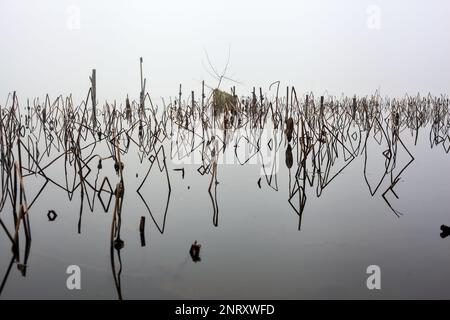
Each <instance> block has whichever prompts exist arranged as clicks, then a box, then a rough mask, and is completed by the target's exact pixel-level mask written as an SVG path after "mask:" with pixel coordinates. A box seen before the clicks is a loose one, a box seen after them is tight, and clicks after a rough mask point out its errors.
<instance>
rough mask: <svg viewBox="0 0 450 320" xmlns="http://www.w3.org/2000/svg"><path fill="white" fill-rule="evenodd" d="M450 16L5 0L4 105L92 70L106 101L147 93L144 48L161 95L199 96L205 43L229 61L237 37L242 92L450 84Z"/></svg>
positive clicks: (235, 59) (76, 81)
mask: <svg viewBox="0 0 450 320" xmlns="http://www.w3.org/2000/svg"><path fill="white" fill-rule="evenodd" d="M78 13H79V14H78ZM449 15H450V2H449V1H446V0H430V1H424V0H423V1H418V0H409V1H407V0H395V1H392V0H390V1H389V0H379V1H376V0H373V1H366V0H341V1H336V0H321V1H318V0H314V1H312V0H310V1H288V0H278V1H274V0H271V1H265V0H264V1H244V0H240V1H237V0H228V1H212V0H194V1H183V0H178V1H175V0H166V1H148V0H147V1H137V0H135V1H112V0H105V1H89V0H86V1H77V0H72V1H61V0H53V1H50V0H47V1H32V0H28V1H25V0H23V1H17V0H1V1H0V41H1V44H2V45H1V50H0V99H1V100H0V101H2V102H1V103H0V104H4V101H5V99H6V96H7V94H8V92H12V91H13V90H17V92H18V94H19V97H20V98H21V100H22V101H25V100H24V99H25V98H27V97H35V96H41V97H42V96H43V95H44V94H45V93H50V94H51V95H52V96H53V97H54V96H56V95H57V94H63V95H67V94H69V93H70V92H72V93H73V94H74V96H75V97H76V98H77V99H80V98H82V97H84V96H85V94H86V93H87V90H88V88H89V79H88V77H89V75H90V72H91V69H92V68H96V69H97V82H98V89H97V90H98V98H99V100H100V102H102V101H104V100H105V99H108V100H109V101H110V100H112V99H115V98H116V99H122V100H123V99H124V97H125V96H126V94H127V93H129V94H130V95H131V96H132V97H134V98H136V97H137V96H138V92H139V57H140V56H142V57H143V58H144V72H145V76H146V77H147V78H148V80H147V81H148V84H147V89H148V91H149V92H150V94H151V95H152V96H153V98H154V100H156V101H158V100H159V97H160V96H164V97H168V96H169V95H171V96H175V95H176V94H177V92H178V85H179V84H180V83H182V84H183V87H184V89H185V91H184V93H185V94H186V95H188V93H189V92H190V91H191V90H195V91H197V92H199V90H200V87H201V80H203V79H205V80H206V82H207V83H208V84H210V85H211V86H214V85H216V80H214V79H213V78H212V77H211V76H210V75H209V74H208V72H207V71H206V68H207V62H206V55H205V50H206V51H207V52H208V53H209V56H210V58H211V60H212V62H213V64H214V65H215V66H216V67H217V68H218V69H220V68H223V66H224V64H225V61H226V58H227V54H228V48H229V46H231V61H230V67H229V70H228V76H230V77H232V78H234V79H236V80H238V81H240V82H241V83H242V84H241V85H238V86H237V88H238V93H240V94H247V93H248V92H249V90H251V87H252V86H262V87H263V88H264V89H265V90H268V86H269V84H270V83H271V82H273V81H276V80H280V81H281V84H282V86H283V87H285V86H286V85H294V86H295V87H296V88H297V92H299V93H304V92H306V91H310V90H314V91H315V92H316V93H317V94H322V93H324V91H325V90H328V92H329V93H331V94H335V95H339V94H341V93H342V92H344V93H345V94H349V95H352V94H354V93H357V94H369V93H372V92H374V91H375V90H376V89H377V88H378V87H380V88H381V91H382V93H384V94H389V95H396V96H399V95H403V93H404V92H406V91H408V92H409V93H412V94H415V93H417V92H418V91H420V92H422V93H427V92H429V91H431V92H432V93H434V94H439V93H449V87H450V62H449V58H448V57H449V56H450V41H449V40H450V39H449V35H448V33H449V30H450V19H449V18H450V17H449ZM78 17H79V19H78ZM378 27H379V28H378ZM231 85H233V84H232V83H229V82H228V83H227V82H225V83H224V84H223V88H229V87H230V86H231Z"/></svg>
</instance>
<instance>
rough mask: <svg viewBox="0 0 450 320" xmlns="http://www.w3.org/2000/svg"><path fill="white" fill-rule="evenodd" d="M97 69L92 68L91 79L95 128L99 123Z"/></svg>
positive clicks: (93, 123)
mask: <svg viewBox="0 0 450 320" xmlns="http://www.w3.org/2000/svg"><path fill="white" fill-rule="evenodd" d="M96 78H97V77H96V70H95V69H92V76H91V77H90V79H91V100H92V125H93V127H94V128H95V127H96V125H97V110H96V109H97V108H96V107H97V103H96V100H97V79H96Z"/></svg>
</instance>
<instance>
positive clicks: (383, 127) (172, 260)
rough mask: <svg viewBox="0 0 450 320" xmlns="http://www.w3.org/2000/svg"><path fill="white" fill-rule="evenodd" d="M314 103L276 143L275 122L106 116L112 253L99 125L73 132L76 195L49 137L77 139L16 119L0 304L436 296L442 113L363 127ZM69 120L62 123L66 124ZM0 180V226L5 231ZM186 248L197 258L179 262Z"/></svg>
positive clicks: (448, 215) (444, 150)
mask: <svg viewBox="0 0 450 320" xmlns="http://www.w3.org/2000/svg"><path fill="white" fill-rule="evenodd" d="M326 102H327V104H326V106H325V111H324V112H325V116H324V117H322V118H321V117H320V116H319V110H315V112H313V111H312V110H309V111H304V110H305V108H304V106H303V107H302V109H301V110H303V111H304V113H296V112H291V113H290V114H289V115H288V117H292V118H293V138H292V140H291V142H290V143H289V142H288V140H287V134H286V131H285V129H288V130H287V131H289V123H288V122H289V121H288V122H285V120H286V119H285V115H284V111H282V112H281V111H280V112H279V115H280V116H279V117H278V118H280V119H282V120H281V121H279V122H278V128H274V127H275V125H274V123H273V121H272V119H271V116H270V113H269V111H267V110H266V111H267V112H268V113H267V114H269V116H268V117H266V118H264V117H262V118H260V119H259V120H255V119H256V118H255V117H253V118H252V117H250V116H248V112H247V113H245V111H242V112H243V113H242V115H241V116H237V115H234V117H233V118H232V119H227V121H228V122H229V123H231V124H229V125H228V126H227V125H226V124H224V123H223V122H225V120H224V121H223V122H222V120H223V119H222V118H220V117H222V116H221V115H219V118H220V119H221V120H220V123H221V125H219V126H218V128H216V129H211V128H208V129H207V130H203V129H202V126H201V125H196V124H195V123H197V124H199V123H200V122H199V120H198V119H199V116H197V118H196V119H197V120H196V121H197V122H195V121H194V120H192V121H191V120H186V119H189V118H188V112H189V111H188V109H186V110H184V109H183V110H184V111H182V112H181V111H180V112H179V114H177V115H173V114H172V121H170V120H168V119H169V118H170V117H167V118H165V119H166V120H161V119H164V116H163V117H162V118H161V117H158V116H156V117H155V119H152V116H151V115H150V114H149V113H147V115H146V117H147V120H146V121H145V124H144V125H143V124H142V122H139V120H137V119H138V117H137V116H136V115H133V117H135V118H133V119H135V121H131V122H130V123H128V122H127V120H126V119H125V118H126V116H125V113H123V114H122V115H121V116H117V118H116V121H117V122H116V129H117V132H119V133H120V137H119V139H118V145H117V146H118V148H120V150H121V151H123V152H121V154H120V160H121V161H122V162H123V164H124V166H123V187H124V191H123V197H122V198H121V199H122V203H121V214H120V218H121V220H120V225H119V227H118V228H116V229H115V231H116V232H117V233H115V235H114V236H113V238H114V239H113V240H112V238H111V225H112V221H113V217H114V215H115V214H117V213H114V211H115V207H116V196H115V195H114V191H113V190H114V189H115V188H116V185H117V184H118V183H119V181H120V170H119V172H118V173H116V171H115V168H114V165H115V163H116V161H115V160H114V157H113V156H112V155H114V154H115V151H114V143H113V142H112V141H113V140H114V132H112V131H111V130H110V131H108V127H107V123H106V122H105V121H103V120H104V119H109V118H108V117H109V115H108V114H107V113H105V115H104V117H101V116H99V119H98V120H99V123H100V124H99V127H98V128H96V129H93V130H92V132H90V131H89V130H85V129H84V128H83V130H82V131H81V136H82V138H81V143H80V145H81V148H82V149H81V153H80V154H81V159H83V161H82V162H81V166H82V170H81V175H82V176H83V184H82V187H81V185H80V179H79V165H78V164H76V163H77V157H75V156H74V154H78V153H77V152H78V151H76V150H75V149H70V146H69V147H65V146H64V141H65V140H64V139H65V136H64V132H68V131H70V132H73V133H74V139H75V140H76V137H77V135H78V131H77V130H78V128H79V126H76V127H74V128H75V129H76V130H75V129H74V130H63V129H62V128H64V125H63V122H62V120H61V119H63V116H62V114H58V113H57V112H56V110H57V109H56V108H53V109H52V108H50V107H49V111H47V116H48V117H49V119H60V121H59V122H58V123H56V122H55V123H51V120H49V119H47V120H46V121H47V122H46V124H44V123H43V122H42V118H41V120H38V119H39V117H38V115H42V113H41V112H42V110H40V109H39V110H37V111H36V110H35V111H31V113H32V115H31V118H30V119H32V120H33V121H34V123H32V124H30V126H29V128H28V129H25V128H24V129H23V130H24V132H25V133H24V134H23V137H22V138H21V141H22V143H23V146H22V151H21V152H22V168H23V173H22V174H23V176H24V179H23V183H24V190H25V193H26V198H27V202H28V206H29V207H30V208H29V212H28V217H29V226H30V232H31V237H32V240H31V246H30V250H29V257H28V260H27V261H26V272H25V276H24V275H23V273H22V272H21V270H20V269H22V270H23V269H24V268H23V267H21V266H22V264H23V263H24V262H23V259H24V255H25V251H26V250H25V243H26V241H25V236H24V234H25V233H24V232H23V228H22V227H21V229H20V233H19V234H20V237H19V239H20V242H19V243H20V263H18V262H16V261H14V259H13V257H14V255H13V251H12V250H11V247H12V243H11V241H10V239H9V238H8V235H7V233H6V232H4V231H5V230H4V229H0V277H1V278H0V280H2V281H3V289H2V291H1V295H0V298H1V299H24V298H32V299H35V298H36V299H78V298H82V299H117V298H119V297H122V298H124V299H302V298H312V299H323V298H325V299H328V298H337V299H342V298H356V299H359V298H369V299H372V298H374V299H378V298H446V299H448V298H450V286H449V285H448V284H449V270H450V254H449V253H450V238H447V239H445V238H442V237H441V236H440V233H441V230H440V227H441V225H450V211H449V207H450V197H449V190H450V166H449V154H448V148H449V147H450V137H449V135H448V129H449V123H448V119H449V118H448V100H447V104H446V105H445V104H443V105H441V106H439V105H438V106H436V105H429V104H428V105H424V106H422V107H420V108H422V109H420V110H422V111H423V114H422V115H421V114H420V112H422V111H420V112H419V113H416V112H415V111H412V109H411V108H409V107H408V106H407V105H408V104H407V103H406V107H399V108H398V109H397V111H396V112H397V113H395V112H392V110H391V109H390V108H391V107H385V108H381V109H380V110H379V113H378V114H377V115H372V116H368V113H365V112H364V111H361V110H364V109H363V108H362V107H361V106H363V105H364V101H361V100H358V111H357V114H356V115H355V114H353V115H352V114H351V112H347V113H346V111H345V110H347V109H348V110H351V107H352V105H351V102H349V103H348V104H345V103H343V104H342V105H341V106H337V107H336V109H335V107H334V106H333V104H332V103H331V102H330V100H326ZM414 103H417V100H414ZM374 108H375V107H374ZM3 110H4V109H3ZM243 110H244V109H243ZM280 110H282V109H280ZM339 110H341V111H339ZM22 112H23V114H22V120H21V121H22V122H25V120H26V119H25V118H26V114H27V111H26V110H23V111H22ZM29 112H30V111H29ZM33 112H34V113H33ZM184 112H185V113H184ZM77 114H78V115H77V118H76V119H75V120H73V119H72V124H77V123H81V122H82V121H78V120H79V118H80V117H81V116H82V115H81V112H78V113H77ZM396 114H398V115H399V116H398V118H396ZM281 115H282V116H281ZM414 115H415V116H414ZM209 116H211V118H212V115H211V114H209ZM177 117H178V118H177ZM3 118H4V119H6V114H5V113H4V112H3ZM69 118H70V117H69ZM194 118H195V116H193V117H192V119H194ZM117 119H120V120H117ZM148 119H150V120H148ZM324 119H325V120H324ZM422 120H423V121H422ZM158 121H161V122H158ZM239 121H240V123H239ZM308 121H309V123H308ZM420 121H422V122H420ZM188 122H189V123H188ZM186 123H188V125H185V124H186ZM418 123H420V126H419V127H420V128H419V130H418V131H416V130H415V127H417V124H418ZM4 125H5V120H4ZM44 126H46V128H47V129H46V130H43V129H42V128H43V127H44ZM51 126H54V127H55V128H51V129H52V130H50V127H51ZM133 126H134V127H133ZM139 126H142V132H141V133H142V134H140V133H139ZM131 127H133V130H130V131H126V130H129V128H131ZM191 127H192V128H194V129H192V128H191ZM238 127H239V128H238ZM66 128H67V127H66ZM225 128H226V129H225ZM4 130H5V132H6V129H4ZM98 130H101V131H102V137H101V140H98V136H97V134H96V131H98ZM125 132H126V133H125ZM155 132H158V133H157V134H155ZM323 132H324V133H323ZM127 134H128V136H129V137H130V138H128V137H127ZM49 136H52V138H49ZM212 137H214V138H212ZM2 139H6V138H2ZM69 140H70V139H69ZM36 141H37V142H36ZM94 141H97V142H96V143H95V144H93V143H94ZM14 143H16V140H14ZM36 143H37V144H36ZM5 145H6V144H5ZM69 145H70V144H69ZM36 146H38V147H36ZM25 147H27V148H28V152H29V154H28V152H27V151H26V150H25ZM37 149H39V155H37ZM14 150H15V151H14V153H15V154H17V147H14ZM67 150H69V151H67ZM46 151H48V152H46ZM30 155H32V156H30ZM97 155H98V156H100V157H102V158H103V160H102V162H101V167H102V168H101V169H98V164H99V157H98V156H97ZM2 157H3V159H4V161H6V160H5V159H6V158H7V157H6V154H5V155H3V156H2ZM32 158H37V159H39V161H34V160H33V159H32ZM15 159H16V160H17V157H16V158H15ZM37 163H38V164H39V167H40V168H41V169H42V170H41V171H40V170H38V169H37V168H38V165H37ZM214 163H217V165H216V166H215V165H214ZM77 166H78V167H77ZM2 168H3V178H2V185H3V187H2V195H3V197H2V199H4V201H3V207H2V209H1V213H0V217H1V219H2V221H3V223H4V225H5V227H6V228H7V229H8V230H9V232H11V233H13V231H14V221H13V215H12V214H11V213H12V201H11V192H12V191H11V190H12V188H11V187H7V185H8V184H9V182H8V179H7V176H6V174H7V173H6V172H7V169H6V167H5V165H3V167H2ZM214 168H215V169H214ZM105 177H108V181H109V183H110V185H111V189H110V188H109V187H108V183H107V182H105V183H104V184H103V185H102V182H103V181H104V178H105ZM46 181H47V183H46ZM43 186H44V189H43V190H42V192H41V193H40V194H39V191H40V189H41V188H42V187H43ZM65 188H67V189H68V190H70V192H68V191H67V190H66V189H65ZM99 189H104V190H105V191H102V192H100V194H99V192H98V190H99ZM81 190H84V194H83V205H82V215H81V218H80V204H81V197H82V196H81ZM110 198H111V200H110ZM119 198H120V197H119ZM33 200H35V201H33ZM119 202H120V199H119ZM31 203H32V205H31V206H30V204H31ZM108 203H109V207H108ZM91 207H92V208H91ZM50 210H53V211H54V212H55V213H56V215H57V216H56V218H55V219H54V220H52V221H51V219H49V217H48V213H49V211H50ZM142 216H143V217H145V228H144V234H143V236H144V237H145V241H144V242H145V245H144V243H143V241H142V240H143V239H142V238H141V233H140V230H139V229H140V227H139V226H140V220H141V217H142ZM117 239H120V240H122V241H123V247H122V246H121V242H120V241H119V242H118V241H117ZM195 241H197V242H198V243H199V244H201V249H200V254H199V258H200V261H194V260H198V259H197V257H194V256H191V254H190V248H191V245H192V244H193V243H194V242H195ZM111 245H113V247H112V249H111ZM121 247H122V248H121ZM12 259H13V260H12ZM112 259H113V260H112ZM112 261H113V262H112ZM70 265H77V266H79V267H80V270H81V290H68V289H67V287H66V280H67V278H68V277H69V275H68V274H67V273H66V270H67V268H68V266H70ZM370 265H378V266H379V267H380V269H381V290H368V288H367V286H366V280H367V278H368V277H369V275H368V274H367V273H366V270H367V267H368V266H370ZM9 268H10V269H9Z"/></svg>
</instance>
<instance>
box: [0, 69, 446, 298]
mask: <svg viewBox="0 0 450 320" xmlns="http://www.w3.org/2000/svg"><path fill="white" fill-rule="evenodd" d="M91 81H92V87H91V89H90V90H89V92H88V95H87V97H86V99H85V101H84V102H83V103H81V104H80V105H79V106H76V105H74V103H73V100H72V97H71V96H69V97H62V96H59V97H58V98H57V99H56V100H54V101H53V102H51V100H50V98H49V96H46V98H45V101H43V102H41V101H39V100H38V99H35V100H33V101H32V103H31V104H30V101H27V106H26V108H22V107H19V102H18V99H17V96H16V94H15V93H13V94H12V95H10V96H8V100H7V102H6V105H5V106H4V107H2V108H1V121H0V139H1V143H0V148H1V150H0V152H1V169H2V170H1V188H2V189H1V191H2V192H1V195H2V196H1V202H0V209H1V214H0V225H1V227H2V230H3V232H4V233H5V234H6V236H7V238H8V239H9V241H10V243H11V246H12V257H11V260H10V263H9V265H8V268H7V270H6V271H5V272H4V276H3V280H2V282H1V287H0V293H1V292H2V291H3V289H4V287H5V285H6V282H7V279H8V276H9V274H10V272H11V269H12V266H13V265H14V264H16V265H17V267H18V269H19V271H20V273H21V274H22V275H23V276H25V275H26V269H27V261H28V257H29V254H30V248H31V226H30V222H29V215H28V213H29V211H30V210H31V208H32V207H33V204H34V203H35V202H36V200H37V199H38V198H39V196H40V195H41V194H42V193H43V191H44V190H45V189H46V188H47V187H48V186H49V185H53V186H55V187H56V188H58V189H61V190H63V191H65V192H66V193H67V197H68V200H69V201H72V200H73V199H74V198H73V196H74V194H75V192H78V193H79V195H80V197H79V199H80V203H79V217H78V225H77V231H78V233H82V231H83V230H82V226H83V221H82V218H83V211H84V210H85V209H86V204H87V207H88V208H89V210H90V211H91V212H92V211H94V207H95V203H96V200H98V202H99V203H100V205H101V207H102V209H103V210H104V211H105V212H112V218H111V219H112V222H111V235H110V258H111V269H112V273H113V279H114V283H115V286H116V288H117V295H118V297H119V298H120V299H121V298H122V289H121V274H122V269H123V265H122V260H121V250H123V249H124V248H125V243H124V241H123V240H122V239H121V223H122V207H123V201H124V199H125V194H127V196H130V195H129V194H130V193H133V191H130V190H127V193H125V190H126V185H127V181H126V178H128V179H129V178H131V175H132V173H129V174H124V172H127V170H132V168H128V167H127V165H126V164H127V162H126V156H131V155H129V153H130V151H131V150H133V155H136V153H137V156H138V159H139V163H140V164H141V165H142V166H146V167H148V170H147V173H146V175H145V176H144V177H143V178H142V180H141V181H140V184H139V187H138V188H137V190H136V192H137V195H138V196H139V198H140V200H141V201H142V202H143V204H144V206H145V208H146V209H147V212H148V215H149V216H150V218H151V220H152V221H153V223H154V225H155V226H156V228H157V229H158V230H159V232H160V233H161V234H163V233H164V230H165V227H166V220H167V215H168V211H169V203H170V201H171V190H172V187H171V182H170V178H171V175H170V174H169V170H168V167H167V156H166V150H167V152H168V153H169V152H170V160H176V161H178V162H181V163H185V164H188V165H190V164H194V165H195V166H196V170H197V172H198V174H199V175H201V176H204V175H206V176H210V178H209V183H208V185H205V188H204V191H203V192H205V194H206V192H207V193H208V195H209V198H210V200H211V206H212V210H211V212H212V216H213V219H212V222H213V225H214V226H216V227H217V226H218V225H219V201H218V195H219V190H220V188H218V186H219V180H218V178H219V177H220V175H219V172H218V171H219V169H220V164H221V163H234V164H237V165H239V166H246V165H249V164H254V163H259V164H260V165H261V173H262V176H261V177H259V180H257V186H255V188H256V187H257V188H259V189H261V188H264V187H265V186H268V187H270V188H271V189H273V190H274V191H275V192H278V190H279V186H278V179H277V175H278V171H277V168H278V165H279V160H278V158H279V154H280V153H282V152H283V150H284V152H285V165H286V167H287V168H288V174H289V177H288V179H289V186H288V194H287V196H286V199H287V201H288V203H289V205H290V206H291V207H292V209H293V211H294V212H295V213H296V214H297V215H298V218H299V219H298V229H299V230H300V227H301V221H302V215H303V213H304V211H305V208H306V202H307V199H308V197H307V194H309V195H310V196H311V194H314V195H315V196H316V197H320V196H321V195H322V193H323V191H324V189H325V188H326V187H327V186H328V185H329V184H330V183H331V182H332V181H335V179H336V177H337V176H339V175H340V174H341V173H342V172H343V171H344V170H345V169H346V168H347V167H348V166H349V165H350V164H351V163H352V161H354V160H355V159H356V158H358V157H363V158H364V169H363V172H362V175H363V176H364V179H365V182H366V184H367V188H368V191H369V193H370V195H371V196H373V197H374V196H376V195H377V194H378V195H381V198H382V199H383V201H385V203H386V205H387V206H388V207H389V208H390V210H391V211H392V213H393V214H395V215H396V216H400V215H401V214H402V213H401V212H400V211H399V210H398V209H397V208H396V207H395V202H394V200H393V198H396V199H398V195H397V193H396V188H397V186H398V182H399V181H400V178H401V176H402V174H403V173H404V172H405V170H407V168H408V167H409V166H410V165H411V163H412V162H413V161H414V156H413V155H412V153H411V152H410V150H409V149H408V148H407V147H406V145H405V143H404V140H403V137H404V135H406V134H407V133H410V134H411V135H413V136H414V138H415V139H414V140H415V144H417V137H418V134H419V130H421V128H426V127H431V130H430V132H429V142H430V147H431V148H434V147H437V146H442V147H443V149H444V150H445V152H446V153H449V151H450V135H449V133H448V130H449V121H450V118H449V116H448V115H449V112H448V105H449V103H448V102H449V101H448V99H447V98H445V97H433V96H431V95H429V96H427V97H421V96H415V97H410V96H405V97H404V98H402V99H398V100H397V99H389V98H381V97H380V95H379V94H378V93H376V94H374V95H373V96H371V97H362V98H357V97H353V98H347V97H342V98H341V99H337V98H335V97H332V96H329V97H325V96H321V97H320V99H315V97H314V96H313V94H308V95H306V96H304V97H301V98H299V97H297V93H296V91H295V89H294V88H287V91H286V96H284V97H279V96H278V88H277V94H276V96H275V97H274V98H273V99H269V98H267V97H266V96H263V94H262V91H261V90H260V95H259V97H258V96H257V94H256V91H255V90H254V91H253V93H252V95H251V97H249V98H238V96H237V95H236V94H235V89H234V88H233V90H232V92H231V94H228V93H226V94H225V93H221V91H219V90H217V91H214V94H212V95H211V96H210V97H209V98H208V97H206V95H205V94H204V88H203V90H202V96H201V99H200V100H199V101H197V100H195V99H194V93H193V92H192V93H191V96H190V97H189V99H187V100H186V101H184V100H182V99H181V87H180V94H179V98H178V99H177V100H175V101H171V102H170V103H169V104H168V105H166V104H165V102H164V100H163V108H162V109H161V108H159V107H158V106H156V105H154V104H153V102H152V100H151V98H150V96H149V95H148V93H147V94H146V93H145V85H144V83H145V81H143V84H142V88H141V96H140V100H139V101H138V102H136V101H132V102H130V100H129V99H128V97H127V99H126V104H125V108H122V107H118V106H117V105H116V103H115V102H114V103H113V104H110V103H106V104H105V105H104V106H103V108H100V106H99V105H98V104H97V101H96V95H95V73H93V76H92V77H91ZM278 86H279V83H278ZM374 147H377V148H378V151H376V150H374V149H376V148H374ZM169 149H170V150H169ZM135 150H137V151H136V153H135ZM229 150H231V152H228V151H229ZM380 158H381V159H382V160H381V163H382V166H381V168H382V170H381V172H379V173H378V175H377V177H375V178H374V175H373V174H372V175H370V174H369V173H368V172H369V169H368V168H369V167H370V166H371V162H373V161H378V160H375V159H380ZM405 158H406V161H405ZM122 159H123V160H122ZM400 160H402V161H400ZM379 164H380V161H378V163H377V165H376V166H375V167H377V168H379V167H380V166H379ZM108 166H109V167H108ZM110 168H114V172H115V174H116V176H114V174H113V175H111V174H108V173H106V174H104V173H103V172H107V171H108V170H109V169H110ZM173 171H174V173H173V175H179V174H180V172H181V177H182V179H184V177H185V168H184V167H181V168H180V166H179V168H176V169H174V170H173ZM55 172H57V173H59V172H64V176H63V178H62V179H61V177H59V176H55V174H54V173H55ZM151 173H160V174H162V176H163V178H164V181H165V182H164V183H163V184H162V185H159V187H158V188H159V189H161V190H163V191H164V192H166V193H164V194H165V195H164V198H165V199H166V201H165V207H164V209H163V218H162V222H161V221H160V222H158V219H157V218H156V216H155V213H156V212H155V211H154V209H153V210H152V209H151V206H152V202H153V201H154V200H155V196H154V195H153V194H147V193H146V190H147V191H148V186H149V185H151V184H152V181H151V177H150V174H151ZM133 175H134V173H133ZM36 177H39V178H40V179H41V180H43V183H42V185H40V187H39V190H38V192H37V194H36V195H35V197H34V198H32V199H27V197H26V189H25V186H24V179H27V181H28V179H30V180H32V179H33V178H36ZM172 177H173V176H172ZM136 178H138V174H136ZM36 183H37V182H36ZM114 183H115V189H113V187H112V186H113V185H114ZM188 188H189V187H188ZM113 199H114V201H113ZM6 215H11V219H8V220H11V222H12V223H11V224H9V225H8V223H6V222H5V221H6V219H5V218H6ZM56 218H57V214H56V212H55V211H53V210H50V211H48V219H49V221H54V220H55V219H56ZM441 230H442V233H441V237H442V238H445V237H447V236H448V235H449V234H450V228H449V227H447V226H444V225H443V226H442V227H441ZM21 233H22V235H23V237H22V238H21V237H20V236H19V235H20V234H21ZM139 233H140V239H141V246H145V245H146V241H145V217H141V220H140V225H139ZM22 239H24V241H25V243H24V244H23V243H22V241H21V240H22ZM200 248H201V245H200V244H198V243H197V241H195V242H194V244H192V246H191V248H190V251H189V253H190V256H191V258H192V260H193V261H194V262H198V261H200Z"/></svg>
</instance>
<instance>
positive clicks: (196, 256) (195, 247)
mask: <svg viewBox="0 0 450 320" xmlns="http://www.w3.org/2000/svg"><path fill="white" fill-rule="evenodd" d="M201 247H202V245H201V244H199V243H197V240H195V242H194V243H193V244H192V245H191V249H190V250H189V254H190V255H191V258H192V261H194V262H196V263H197V262H200V261H201V258H200V249H201Z"/></svg>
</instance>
